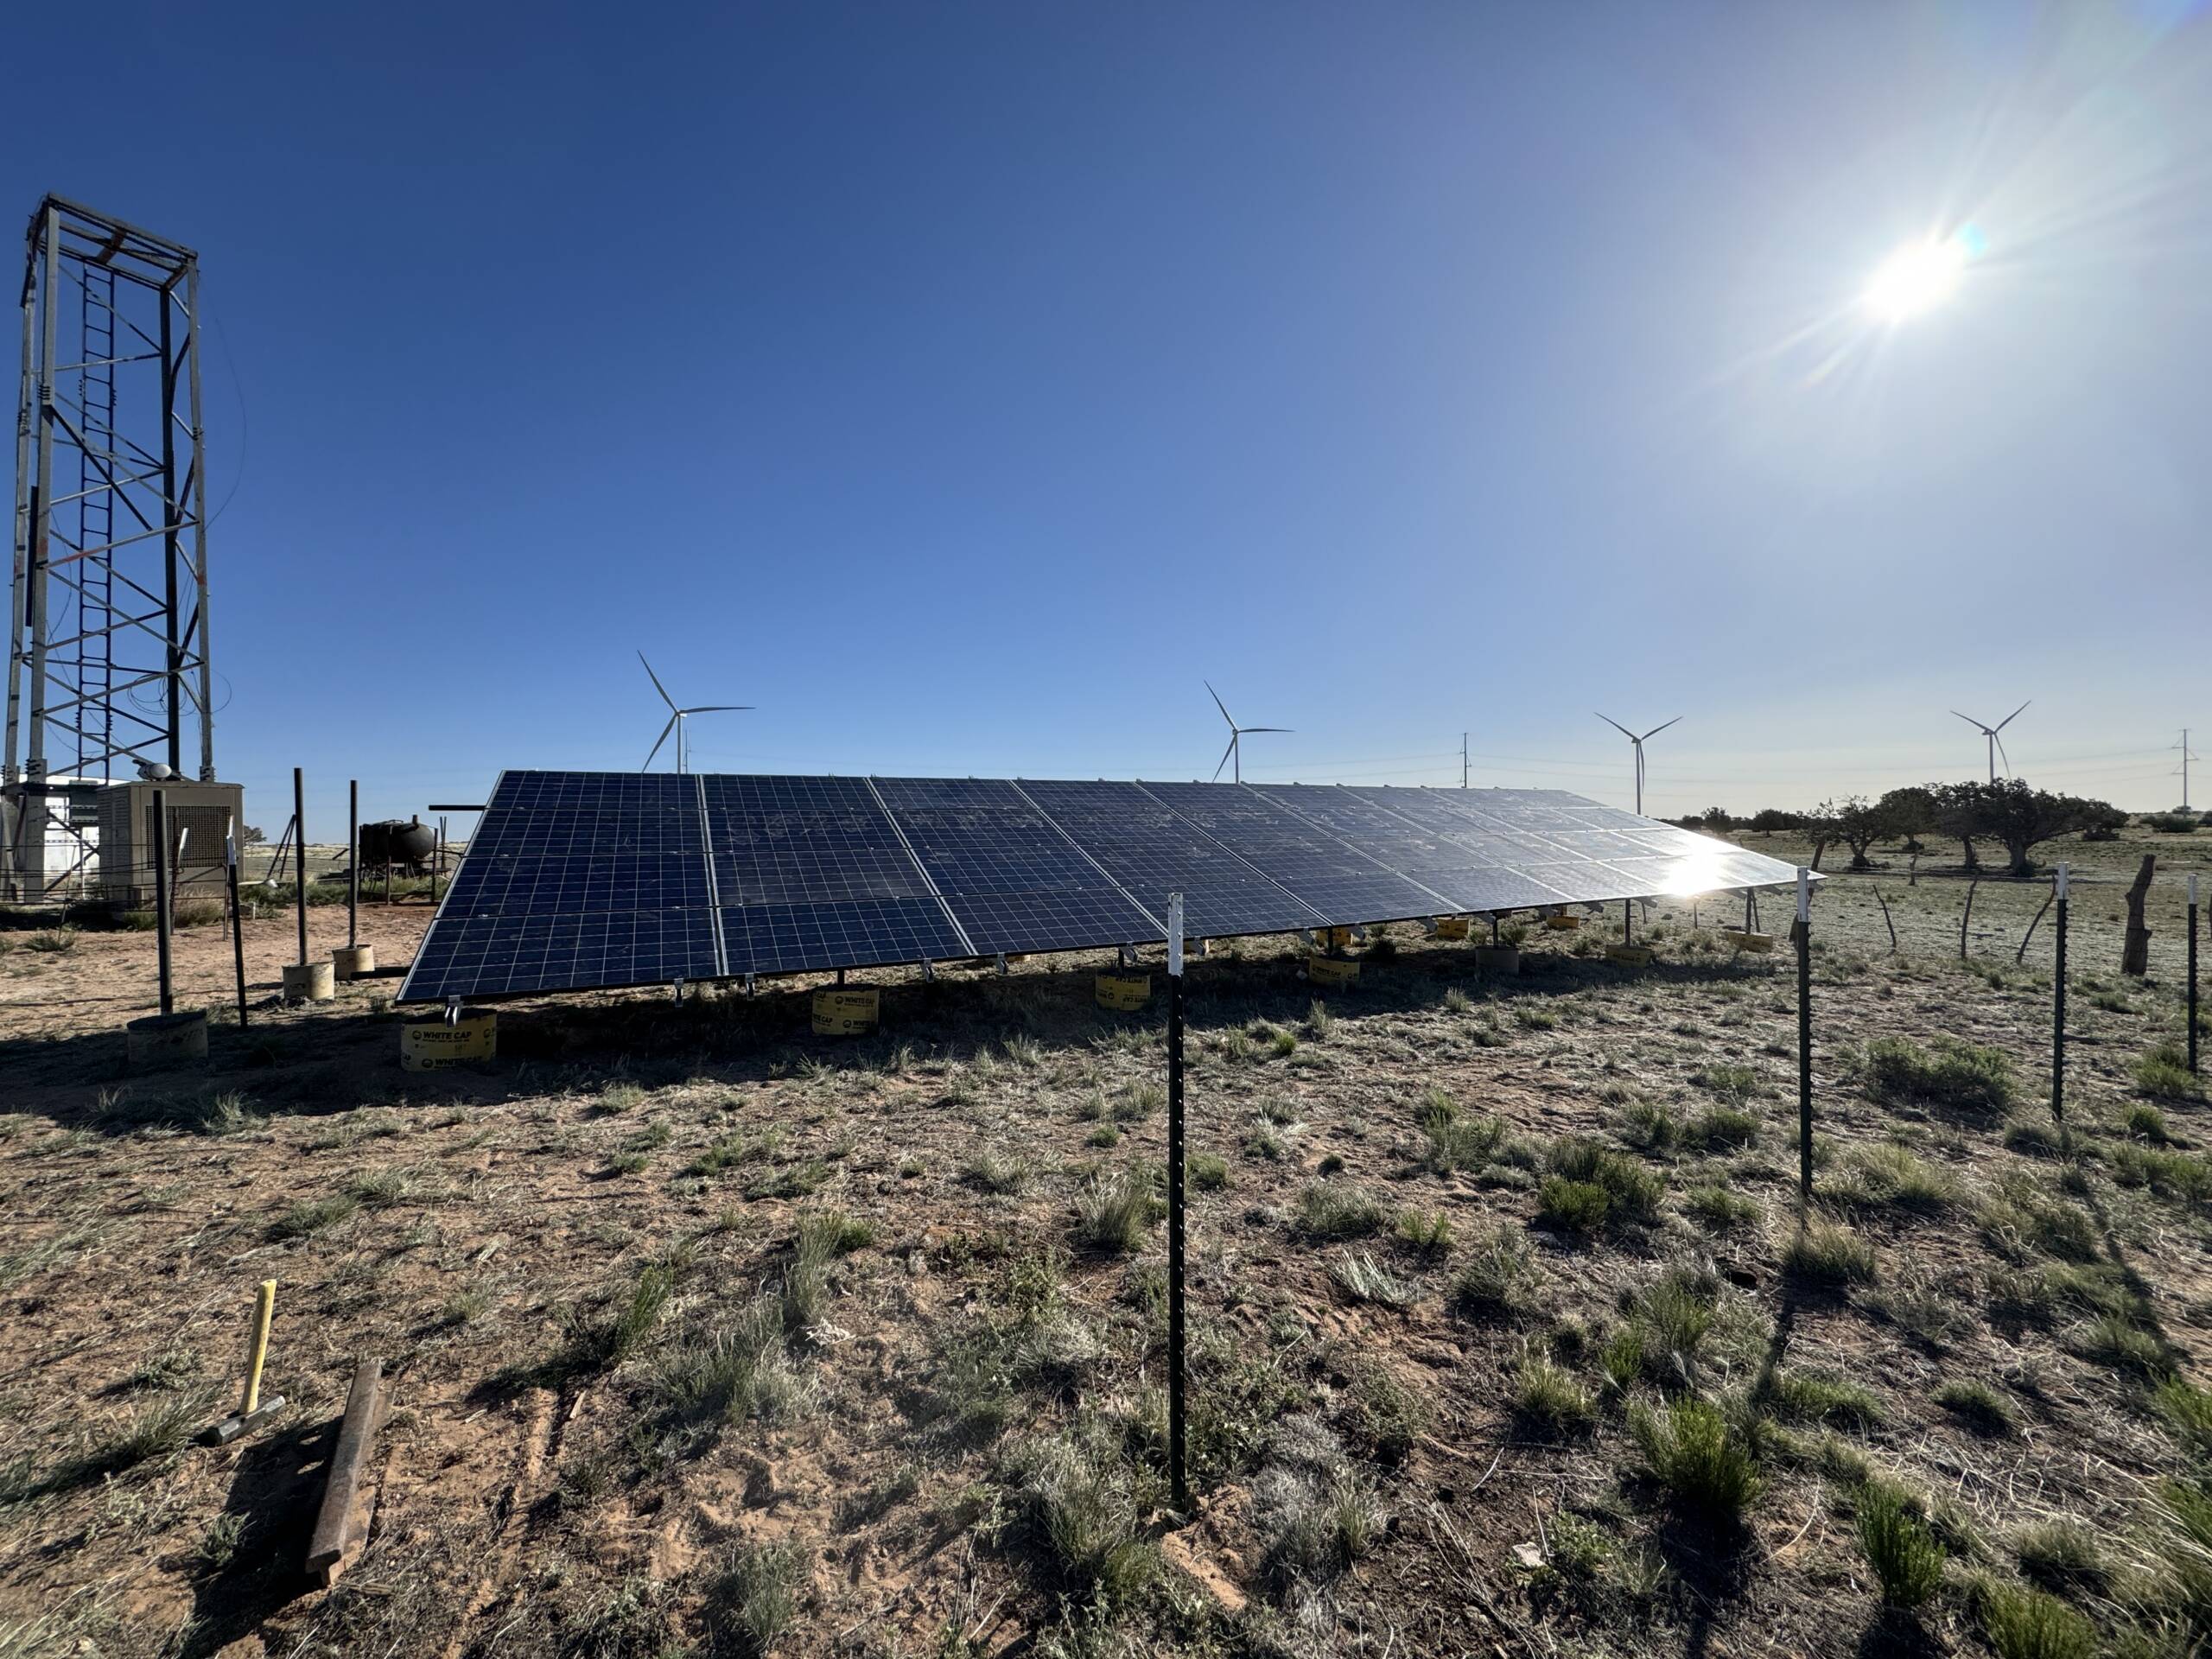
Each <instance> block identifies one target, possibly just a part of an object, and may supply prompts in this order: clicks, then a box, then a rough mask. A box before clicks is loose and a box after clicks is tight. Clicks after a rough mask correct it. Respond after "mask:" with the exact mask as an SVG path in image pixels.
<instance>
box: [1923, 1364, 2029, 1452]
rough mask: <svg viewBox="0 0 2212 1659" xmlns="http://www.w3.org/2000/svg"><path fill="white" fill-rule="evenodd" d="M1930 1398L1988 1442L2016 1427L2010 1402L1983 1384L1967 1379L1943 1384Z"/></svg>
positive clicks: (2007, 1433) (1999, 1437)
mask: <svg viewBox="0 0 2212 1659" xmlns="http://www.w3.org/2000/svg"><path fill="white" fill-rule="evenodd" d="M1933 1398H1934V1399H1935V1402H1936V1404H1937V1405H1939V1406H1941V1407H1942V1408H1943V1409H1944V1410H1946V1411H1948V1412H1949V1413H1950V1414H1951V1415H1953V1416H1954V1417H1955V1418H1957V1419H1958V1420H1959V1421H1961V1423H1963V1424H1965V1425H1966V1426H1967V1427H1968V1428H1970V1429H1972V1430H1973V1431H1974V1433H1977V1434H1980V1435H1984V1436H1986V1437H1987V1438H1989V1439H1991V1440H1999V1439H2002V1438H2004V1437H2005V1436H2006V1435H2009V1434H2011V1433H2013V1431H2014V1430H2015V1429H2016V1428H2017V1427H2018V1421H2017V1420H2016V1418H2015V1416H2014V1414H2013V1411H2012V1402H2011V1401H2010V1400H2007V1399H2006V1398H2005V1396H2004V1395H2001V1394H1999V1392H1998V1391H1997V1390H1996V1389H1993V1388H1992V1387H1990V1385H1989V1384H1988V1383H1982V1382H1979V1381H1975V1380H1974V1379H1971V1378H1967V1379H1961V1380H1957V1381H1954V1382H1949V1383H1944V1384H1943V1385H1942V1387H1941V1388H1939V1389H1936V1393H1935V1395H1934V1396H1933Z"/></svg>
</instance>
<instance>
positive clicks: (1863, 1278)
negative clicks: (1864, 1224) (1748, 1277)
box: [1782, 1222, 1874, 1289]
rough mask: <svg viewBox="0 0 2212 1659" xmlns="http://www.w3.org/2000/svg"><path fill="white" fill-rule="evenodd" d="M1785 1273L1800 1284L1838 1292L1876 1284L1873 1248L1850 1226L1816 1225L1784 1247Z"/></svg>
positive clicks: (1802, 1231)
mask: <svg viewBox="0 0 2212 1659" xmlns="http://www.w3.org/2000/svg"><path fill="white" fill-rule="evenodd" d="M1782 1270H1783V1272H1784V1273H1786V1274H1789V1276H1790V1277H1791V1278H1792V1279H1795V1280H1796V1281H1798V1282H1799V1283H1801V1284H1806V1285H1818V1286H1822V1287H1827V1288H1831V1289H1839V1288H1841V1287H1844V1286H1846V1285H1868V1284H1872V1283H1873V1281H1874V1247H1873V1246H1872V1245H1871V1244H1869V1243H1867V1242H1866V1240H1865V1239H1863V1238H1861V1237H1859V1235H1858V1234H1856V1233H1854V1232H1853V1231H1852V1230H1850V1229H1849V1228H1847V1227H1838V1226H1834V1225H1833V1224H1828V1223H1825V1222H1815V1223H1814V1224H1812V1225H1810V1226H1808V1227H1805V1228H1802V1229H1800V1230H1798V1231H1796V1232H1795V1233H1793V1234H1791V1235H1790V1236H1789V1243H1786V1244H1784V1245H1783V1247H1782Z"/></svg>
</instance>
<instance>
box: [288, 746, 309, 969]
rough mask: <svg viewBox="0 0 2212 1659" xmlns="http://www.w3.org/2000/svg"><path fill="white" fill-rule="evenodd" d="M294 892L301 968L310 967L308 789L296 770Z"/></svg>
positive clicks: (301, 775) (293, 798)
mask: <svg viewBox="0 0 2212 1659" xmlns="http://www.w3.org/2000/svg"><path fill="white" fill-rule="evenodd" d="M292 827H293V830H294V832H295V833H294V835H293V837H292V849H293V857H292V872H293V876H294V880H293V882H292V890H293V891H294V893H296V894H297V895H298V898H299V903H298V906H297V909H298V911H299V912H300V966H301V967H302V968H304V967H306V966H307V965H308V785H307V777H306V774H305V773H303V772H301V770H300V769H299V768H298V767H297V766H294V767H293V768H292Z"/></svg>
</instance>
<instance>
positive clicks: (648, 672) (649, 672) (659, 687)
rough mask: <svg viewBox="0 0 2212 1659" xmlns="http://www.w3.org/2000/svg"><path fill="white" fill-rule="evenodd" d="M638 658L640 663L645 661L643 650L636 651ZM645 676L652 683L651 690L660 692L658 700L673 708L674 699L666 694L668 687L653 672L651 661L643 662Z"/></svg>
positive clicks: (674, 705) (674, 704)
mask: <svg viewBox="0 0 2212 1659" xmlns="http://www.w3.org/2000/svg"><path fill="white" fill-rule="evenodd" d="M638 660H639V662H641V663H645V652H642V651H641V652H639V653H638ZM645 677H646V678H647V679H649V680H651V681H652V683H653V690H656V691H658V692H659V693H660V700H661V701H662V702H664V703H666V704H667V705H668V706H669V707H670V708H671V709H673V708H675V707H676V699H675V698H674V697H671V696H669V695H668V688H667V687H666V686H664V685H663V684H662V683H660V676H659V675H658V674H656V673H654V672H653V665H652V664H651V663H645Z"/></svg>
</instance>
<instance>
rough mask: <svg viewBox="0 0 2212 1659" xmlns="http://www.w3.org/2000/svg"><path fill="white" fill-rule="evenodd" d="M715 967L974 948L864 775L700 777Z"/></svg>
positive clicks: (787, 968) (847, 960)
mask: <svg viewBox="0 0 2212 1659" xmlns="http://www.w3.org/2000/svg"><path fill="white" fill-rule="evenodd" d="M690 782H691V783H692V784H693V785H695V787H696V791H697V797H698V801H699V803H700V810H701V811H702V816H703V820H704V823H705V835H706V841H707V844H708V845H709V846H710V847H711V848H713V849H714V857H713V866H714V893H713V899H714V902H715V906H716V910H717V913H718V922H719V925H720V929H721V948H722V954H723V958H724V961H725V963H726V965H725V967H724V969H723V972H724V973H726V974H733V975H735V974H784V973H797V972H800V971H802V970H804V969H811V968H861V967H869V966H873V965H875V964H877V963H887V962H922V961H927V960H930V959H931V958H937V957H964V956H970V955H973V954H974V951H973V950H972V949H971V947H970V946H969V942H968V941H967V939H966V938H963V936H962V934H961V932H960V929H959V926H958V925H957V923H956V922H955V921H954V920H953V918H952V916H951V914H950V912H948V911H947V910H946V909H945V906H944V900H943V899H941V898H940V897H938V893H937V892H936V891H935V889H934V888H933V887H931V884H930V879H929V876H928V875H927V874H925V872H924V871H923V869H922V868H921V866H920V865H919V864H918V863H917V862H916V861H915V859H914V855H913V853H912V851H911V850H910V849H908V847H907V845H906V841H905V839H904V838H903V837H902V836H900V834H899V826H898V825H897V824H895V823H893V822H892V818H891V814H890V812H889V811H888V810H887V809H886V808H885V806H884V804H883V802H882V800H881V798H880V797H879V796H878V795H877V793H876V791H875V787H874V785H873V784H871V783H870V782H869V781H868V779H865V778H749V777H746V778H741V777H717V776H712V775H702V776H698V777H695V778H693V779H690Z"/></svg>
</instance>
